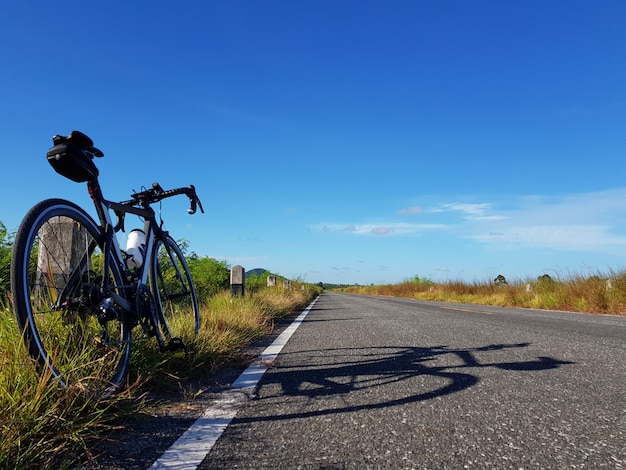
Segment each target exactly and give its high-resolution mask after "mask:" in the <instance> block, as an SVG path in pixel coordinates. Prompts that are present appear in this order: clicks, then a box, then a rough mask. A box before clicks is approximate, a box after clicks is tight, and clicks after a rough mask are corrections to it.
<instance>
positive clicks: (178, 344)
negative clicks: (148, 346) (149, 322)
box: [161, 338, 187, 351]
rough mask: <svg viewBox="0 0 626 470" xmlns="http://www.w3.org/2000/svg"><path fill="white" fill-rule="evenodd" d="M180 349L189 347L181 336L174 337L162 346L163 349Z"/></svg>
mask: <svg viewBox="0 0 626 470" xmlns="http://www.w3.org/2000/svg"><path fill="white" fill-rule="evenodd" d="M179 349H184V350H186V349H187V346H185V343H183V341H182V340H181V339H180V338H172V339H170V340H169V342H168V343H167V344H164V345H162V346H161V351H178V350H179Z"/></svg>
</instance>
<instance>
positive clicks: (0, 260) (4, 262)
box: [0, 222, 13, 302]
mask: <svg viewBox="0 0 626 470" xmlns="http://www.w3.org/2000/svg"><path fill="white" fill-rule="evenodd" d="M12 252H13V234H10V233H9V231H8V230H7V228H6V226H5V225H4V224H3V223H2V222H0V300H1V301H2V302H4V300H5V299H6V298H7V293H8V292H9V290H10V289H11V253H12Z"/></svg>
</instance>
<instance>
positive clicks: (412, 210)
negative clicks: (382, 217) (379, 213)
mask: <svg viewBox="0 0 626 470" xmlns="http://www.w3.org/2000/svg"><path fill="white" fill-rule="evenodd" d="M423 212H424V209H423V208H422V207H421V206H412V207H406V208H404V209H400V210H399V211H397V212H396V214H398V215H413V214H422V213H423Z"/></svg>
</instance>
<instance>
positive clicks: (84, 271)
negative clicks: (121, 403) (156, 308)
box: [11, 199, 130, 397]
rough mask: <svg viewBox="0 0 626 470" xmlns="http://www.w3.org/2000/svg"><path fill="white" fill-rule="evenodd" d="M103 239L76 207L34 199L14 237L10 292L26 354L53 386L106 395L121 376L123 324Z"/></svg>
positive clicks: (116, 277) (126, 328)
mask: <svg viewBox="0 0 626 470" xmlns="http://www.w3.org/2000/svg"><path fill="white" fill-rule="evenodd" d="M103 244H104V236H103V234H102V231H101V230H100V227H99V226H98V225H97V224H96V223H95V222H94V221H93V219H92V218H91V217H90V216H89V215H88V214H87V213H86V212H85V211H84V210H82V209H81V208H80V207H78V206H76V205H75V204H73V203H71V202H69V201H65V200H62V199H49V200H46V201H43V202H40V203H39V204H37V205H36V206H34V207H33V208H32V209H31V210H30V212H29V213H28V214H27V215H26V217H25V218H24V220H23V221H22V224H21V225H20V228H19V229H18V232H17V235H16V238H15V243H14V249H13V257H12V261H11V292H12V295H13V304H14V310H15V316H16V319H17V323H18V326H19V328H20V331H21V332H22V335H23V337H24V341H25V343H26V347H27V348H28V352H29V354H30V355H31V357H33V359H35V360H36V361H37V363H38V364H39V365H40V366H41V367H43V368H44V369H45V370H48V371H49V372H50V373H51V375H52V377H53V378H54V379H56V380H57V382H58V384H59V385H60V386H62V387H65V388H66V387H68V386H70V385H71V386H76V387H80V388H82V389H84V390H85V391H88V392H90V393H95V394H98V395H99V396H101V397H102V396H104V397H106V396H109V395H110V394H111V393H113V392H115V391H117V390H118V389H119V388H120V386H121V385H122V382H123V381H124V378H125V375H126V369H127V367H128V362H129V359H130V325H128V324H127V323H126V321H125V320H124V318H125V317H126V316H125V315H121V318H117V317H118V315H117V314H116V309H115V306H114V305H113V304H112V302H111V299H110V295H111V293H112V292H115V293H117V294H120V295H121V291H122V286H123V282H122V276H121V274H120V272H119V269H118V268H117V265H115V264H114V263H111V266H110V269H109V270H108V271H109V272H105V266H104V265H105V263H104V254H103ZM105 279H108V282H105ZM107 285H108V287H107Z"/></svg>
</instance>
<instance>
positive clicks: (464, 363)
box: [199, 293, 626, 469]
mask: <svg viewBox="0 0 626 470" xmlns="http://www.w3.org/2000/svg"><path fill="white" fill-rule="evenodd" d="M625 340H626V318H625V317H616V316H607V315H582V314H575V313H565V312H547V311H538V310H522V309H501V308H496V307H484V306H470V305H460V304H447V303H433V302H422V301H414V300H408V299H390V298H380V297H365V296H352V295H343V294H332V293H325V294H323V295H322V296H321V297H320V299H319V300H318V301H317V303H316V304H315V305H314V306H313V307H312V309H311V311H310V313H309V314H308V316H307V317H306V318H305V319H304V321H303V322H302V324H301V325H300V327H299V328H298V329H297V331H296V332H295V334H294V335H293V336H292V337H291V339H290V340H289V342H288V343H287V344H286V346H285V347H284V349H283V350H282V352H281V353H280V354H279V355H278V357H277V359H276V361H275V363H273V364H270V365H271V367H270V369H269V370H268V371H267V372H266V374H265V375H264V376H263V378H262V379H261V381H260V383H259V385H258V387H256V388H255V391H254V393H253V394H252V396H250V397H248V398H246V399H245V400H243V401H242V402H241V404H240V408H238V411H237V414H236V416H235V418H234V419H233V420H232V422H230V424H229V425H228V427H227V428H226V429H225V431H224V433H223V434H222V435H221V437H220V438H219V440H218V441H217V442H216V444H215V445H214V446H213V448H212V449H211V452H210V453H209V455H208V456H207V457H206V459H204V461H203V462H202V464H201V465H200V467H199V468H202V469H217V468H219V469H224V468H257V469H258V468H273V469H275V468H304V469H365V468H372V469H382V468H393V469H396V468H398V469H401V468H407V469H409V468H420V469H421V468H429V469H430V468H441V469H443V468H450V469H456V468H515V469H520V468H526V469H531V468H532V469H536V468H589V469H592V468H593V469H596V468H626V450H625V449H626V440H625V436H626V393H625V385H626V380H625V377H626V374H625V372H626V341H625Z"/></svg>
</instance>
